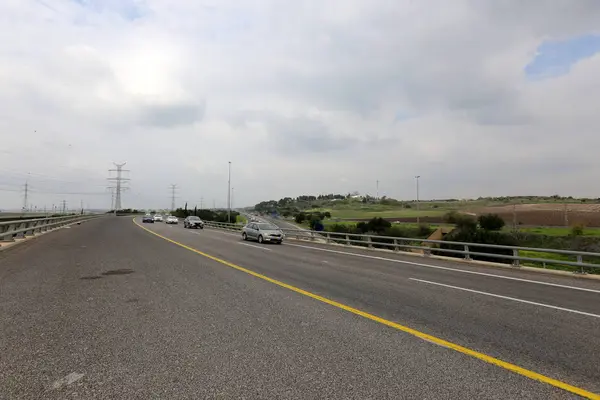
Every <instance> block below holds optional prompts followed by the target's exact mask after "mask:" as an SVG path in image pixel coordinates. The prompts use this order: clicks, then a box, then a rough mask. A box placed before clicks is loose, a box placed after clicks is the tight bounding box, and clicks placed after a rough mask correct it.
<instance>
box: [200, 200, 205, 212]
mask: <svg viewBox="0 0 600 400" xmlns="http://www.w3.org/2000/svg"><path fill="white" fill-rule="evenodd" d="M200 210H204V197H200Z"/></svg>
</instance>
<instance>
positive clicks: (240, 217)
mask: <svg viewBox="0 0 600 400" xmlns="http://www.w3.org/2000/svg"><path fill="white" fill-rule="evenodd" d="M235 222H236V223H238V224H244V225H246V224H247V223H248V220H247V219H246V217H244V216H243V215H238V216H237V217H236V218H235Z"/></svg>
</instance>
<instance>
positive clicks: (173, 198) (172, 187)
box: [171, 183, 177, 212]
mask: <svg viewBox="0 0 600 400" xmlns="http://www.w3.org/2000/svg"><path fill="white" fill-rule="evenodd" d="M176 189H177V185H176V184H174V183H172V184H171V212H173V211H175V190H176Z"/></svg>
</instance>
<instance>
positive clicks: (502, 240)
mask: <svg viewBox="0 0 600 400" xmlns="http://www.w3.org/2000/svg"><path fill="white" fill-rule="evenodd" d="M443 241H449V242H465V243H479V244H493V245H503V246H517V241H516V240H515V237H513V236H512V235H510V234H505V233H501V232H494V231H486V230H483V229H476V230H474V231H470V230H460V229H457V230H454V231H452V232H450V233H449V234H447V235H446V236H445V237H444V239H443ZM440 248H441V249H449V250H464V246H463V245H458V244H450V243H442V244H440ZM469 251H472V252H476V253H488V254H498V255H500V254H501V255H508V256H511V255H512V254H513V252H512V249H498V248H495V247H485V246H477V247H473V248H470V249H469ZM434 254H438V255H442V256H446V257H457V258H463V257H464V254H459V253H447V252H443V251H441V252H440V251H434ZM471 258H472V259H473V260H480V261H491V262H497V263H505V264H511V263H512V260H511V259H506V258H499V257H486V256H480V255H471Z"/></svg>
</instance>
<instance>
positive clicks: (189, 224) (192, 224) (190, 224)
mask: <svg viewBox="0 0 600 400" xmlns="http://www.w3.org/2000/svg"><path fill="white" fill-rule="evenodd" d="M183 227H184V228H194V229H198V228H200V229H204V221H202V220H201V219H200V218H199V217H196V216H195V215H190V216H189V217H187V218H186V219H184V220H183Z"/></svg>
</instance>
